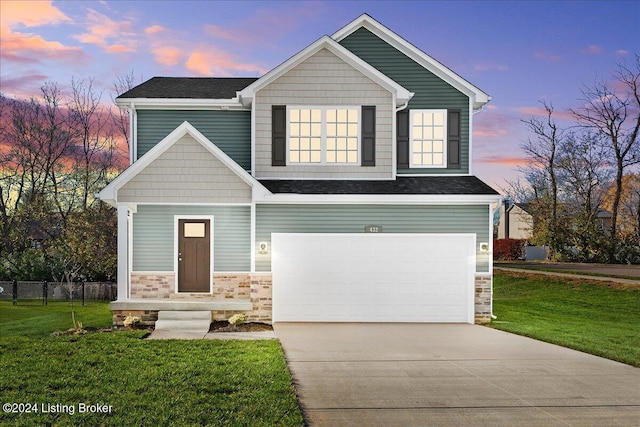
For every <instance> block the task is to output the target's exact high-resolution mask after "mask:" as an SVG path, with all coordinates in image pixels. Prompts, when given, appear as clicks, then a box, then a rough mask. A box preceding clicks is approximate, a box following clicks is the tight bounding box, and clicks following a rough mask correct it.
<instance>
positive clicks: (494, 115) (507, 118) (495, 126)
mask: <svg viewBox="0 0 640 427" xmlns="http://www.w3.org/2000/svg"><path fill="white" fill-rule="evenodd" d="M498 110H499V107H498V106H497V105H494V104H489V105H487V106H486V107H485V110H484V112H483V113H482V114H480V115H479V116H478V119H474V121H473V136H474V137H486V138H498V137H503V136H505V135H509V133H510V131H509V129H510V128H511V127H512V126H513V124H514V123H518V119H517V118H516V117H514V116H513V115H510V114H504V113H500V112H498Z"/></svg>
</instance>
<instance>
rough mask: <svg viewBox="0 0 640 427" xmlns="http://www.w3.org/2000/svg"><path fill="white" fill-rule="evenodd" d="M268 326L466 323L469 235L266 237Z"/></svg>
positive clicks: (469, 316)
mask: <svg viewBox="0 0 640 427" xmlns="http://www.w3.org/2000/svg"><path fill="white" fill-rule="evenodd" d="M271 246H272V247H271V262H272V276H273V321H274V322H279V321H280V322H458V323H473V321H474V291H473V290H474V272H475V263H476V250H475V248H476V236H475V234H466V233H464V234H462V233H461V234H458V233H455V234H408V233H407V234H395V233H359V234H352V233H340V234H320V233H273V234H272V236H271Z"/></svg>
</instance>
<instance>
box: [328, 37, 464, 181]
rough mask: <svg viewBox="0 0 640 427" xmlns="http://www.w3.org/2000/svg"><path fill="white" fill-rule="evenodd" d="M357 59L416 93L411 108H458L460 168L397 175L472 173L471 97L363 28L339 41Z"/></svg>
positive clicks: (424, 170) (410, 103) (414, 170)
mask: <svg viewBox="0 0 640 427" xmlns="http://www.w3.org/2000/svg"><path fill="white" fill-rule="evenodd" d="M340 44H341V45H342V46H344V47H345V48H347V49H349V50H350V51H351V52H353V53H354V54H355V55H357V56H358V57H360V58H362V59H363V60H364V61H366V62H368V63H369V64H370V65H371V66H373V67H374V68H376V69H377V70H378V71H380V72H381V73H383V74H385V75H386V76H388V77H389V78H391V79H392V80H394V81H395V82H397V83H398V84H400V85H401V86H402V87H404V88H406V89H407V90H409V91H411V92H414V93H415V95H414V96H413V98H411V100H410V101H409V106H408V108H409V109H445V108H446V109H459V110H460V112H461V117H460V127H461V140H460V168H459V169H447V168H411V169H398V174H402V173H406V174H468V173H469V97H468V96H466V95H465V94H463V93H462V92H460V91H459V90H457V89H456V88H454V87H453V86H451V85H449V84H448V83H447V82H445V81H443V80H442V79H440V78H439V77H437V76H436V75H435V74H433V73H431V72H430V71H428V70H426V69H425V68H423V67H422V66H421V65H419V64H418V63H417V62H415V61H414V60H412V59H410V58H409V57H407V56H406V55H405V54H403V53H402V52H400V51H399V50H397V49H396V48H394V47H393V46H391V45H389V44H388V43H386V42H385V41H384V40H382V39H380V38H379V37H378V36H376V35H375V34H373V33H372V32H371V31H369V30H367V29H366V28H360V29H358V30H356V31H354V32H353V33H351V34H350V35H349V36H347V37H345V38H344V39H343V40H341V41H340Z"/></svg>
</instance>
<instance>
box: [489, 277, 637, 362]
mask: <svg viewBox="0 0 640 427" xmlns="http://www.w3.org/2000/svg"><path fill="white" fill-rule="evenodd" d="M493 286H494V309H493V312H494V314H495V315H496V316H497V317H498V319H497V320H494V321H493V322H492V323H491V326H492V327H494V328H496V329H501V330H504V331H508V332H513V333H516V334H520V335H526V336H529V337H532V338H536V339H539V340H542V341H547V342H551V343H554V344H559V345H562V346H565V347H569V348H573V349H576V350H580V351H584V352H586V353H591V354H595V355H598V356H603V357H606V358H609V359H613V360H618V361H620V362H624V363H627V364H630V365H634V366H639V367H640V288H638V287H635V288H633V287H624V286H619V285H618V286H613V285H611V286H610V285H608V284H607V283H604V282H595V281H583V280H578V279H571V280H568V279H556V278H553V277H547V276H541V275H535V274H518V273H507V272H500V273H496V274H494V282H493Z"/></svg>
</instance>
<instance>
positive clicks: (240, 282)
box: [113, 273, 492, 326]
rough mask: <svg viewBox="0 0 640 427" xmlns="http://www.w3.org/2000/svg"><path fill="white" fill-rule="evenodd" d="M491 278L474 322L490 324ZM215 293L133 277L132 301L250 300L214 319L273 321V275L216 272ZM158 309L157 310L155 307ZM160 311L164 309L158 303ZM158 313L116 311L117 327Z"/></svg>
mask: <svg viewBox="0 0 640 427" xmlns="http://www.w3.org/2000/svg"><path fill="white" fill-rule="evenodd" d="M491 288H492V275H491V274H489V273H484V274H483V273H479V274H476V275H475V296H474V302H475V323H488V322H490V321H491V296H492V295H491ZM213 290H214V292H213V294H209V293H199V294H176V293H175V279H174V275H173V274H143V273H132V274H131V298H132V299H147V300H151V299H155V300H164V301H171V300H174V301H176V300H178V301H179V300H191V301H197V300H200V301H203V302H206V301H212V302H215V301H221V300H222V301H233V300H237V301H250V302H251V304H252V306H253V308H252V309H251V310H245V311H233V310H212V311H211V318H212V320H227V319H228V318H229V317H231V316H233V315H234V314H236V313H245V314H246V315H247V317H248V320H249V321H250V322H262V323H269V324H270V323H271V322H272V318H271V315H272V307H273V305H272V278H271V273H253V274H251V273H214V275H213ZM154 308H155V307H154ZM158 310H162V303H161V302H159V304H158ZM158 310H132V311H127V310H114V311H113V323H114V325H122V321H123V320H124V318H125V317H126V316H128V315H131V316H139V317H140V318H141V319H142V321H141V324H143V325H149V326H152V325H154V324H155V321H156V320H157V318H158Z"/></svg>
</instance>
